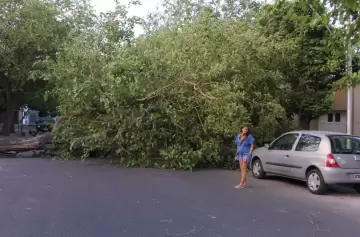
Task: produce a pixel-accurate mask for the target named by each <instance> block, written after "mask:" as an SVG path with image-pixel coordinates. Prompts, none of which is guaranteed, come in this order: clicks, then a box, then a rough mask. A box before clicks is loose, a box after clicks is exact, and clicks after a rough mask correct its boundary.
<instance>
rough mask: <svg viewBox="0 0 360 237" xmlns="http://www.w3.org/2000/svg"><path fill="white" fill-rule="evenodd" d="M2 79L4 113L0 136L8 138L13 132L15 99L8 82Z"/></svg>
mask: <svg viewBox="0 0 360 237" xmlns="http://www.w3.org/2000/svg"><path fill="white" fill-rule="evenodd" d="M3 79H4V95H5V101H6V111H5V112H4V114H5V120H4V124H3V127H2V130H1V133H0V134H1V135H3V136H9V135H10V133H11V132H13V131H14V127H13V120H14V111H15V98H14V93H13V91H12V87H11V84H10V82H9V80H8V79H7V78H5V77H4V78H3Z"/></svg>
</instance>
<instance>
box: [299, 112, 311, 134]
mask: <svg viewBox="0 0 360 237" xmlns="http://www.w3.org/2000/svg"><path fill="white" fill-rule="evenodd" d="M310 122H311V119H310V118H309V116H306V115H301V116H300V128H301V129H304V130H309V129H310Z"/></svg>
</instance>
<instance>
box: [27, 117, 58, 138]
mask: <svg viewBox="0 0 360 237" xmlns="http://www.w3.org/2000/svg"><path fill="white" fill-rule="evenodd" d="M54 123H55V119H54V118H40V119H38V120H37V121H36V122H35V125H36V127H35V128H36V130H35V131H29V133H30V135H32V136H36V135H38V134H42V133H46V132H51V129H52V126H53V125H54Z"/></svg>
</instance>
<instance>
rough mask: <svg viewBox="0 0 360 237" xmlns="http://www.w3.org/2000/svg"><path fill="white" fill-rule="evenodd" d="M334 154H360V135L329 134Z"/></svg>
mask: <svg viewBox="0 0 360 237" xmlns="http://www.w3.org/2000/svg"><path fill="white" fill-rule="evenodd" d="M328 137H329V139H330V143H331V150H332V153H334V154H360V137H355V136H350V135H331V136H328Z"/></svg>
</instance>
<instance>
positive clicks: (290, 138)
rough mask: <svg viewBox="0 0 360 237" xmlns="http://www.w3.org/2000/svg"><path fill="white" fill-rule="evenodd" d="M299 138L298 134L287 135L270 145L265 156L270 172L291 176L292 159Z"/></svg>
mask: <svg viewBox="0 0 360 237" xmlns="http://www.w3.org/2000/svg"><path fill="white" fill-rule="evenodd" d="M298 137H299V134H298V133H287V134H284V135H282V136H281V137H279V138H277V139H276V140H275V141H274V142H272V143H271V144H270V146H269V148H268V150H267V152H265V154H264V161H265V165H266V167H267V170H268V171H269V172H272V173H276V174H283V175H288V174H289V172H290V157H291V155H292V151H293V147H294V144H295V142H296V141H297V139H298Z"/></svg>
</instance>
